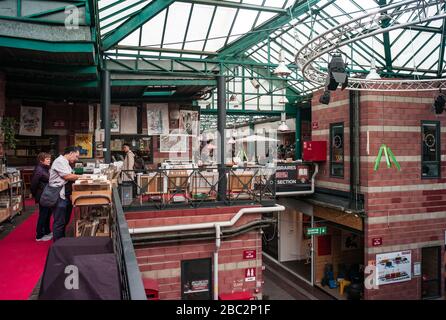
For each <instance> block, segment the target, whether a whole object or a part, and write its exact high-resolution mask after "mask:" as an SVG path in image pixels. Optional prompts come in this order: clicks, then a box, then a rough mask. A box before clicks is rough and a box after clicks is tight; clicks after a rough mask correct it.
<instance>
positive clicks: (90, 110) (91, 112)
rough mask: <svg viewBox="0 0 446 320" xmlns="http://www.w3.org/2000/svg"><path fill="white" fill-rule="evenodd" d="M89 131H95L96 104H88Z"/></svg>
mask: <svg viewBox="0 0 446 320" xmlns="http://www.w3.org/2000/svg"><path fill="white" fill-rule="evenodd" d="M88 132H94V105H89V106H88Z"/></svg>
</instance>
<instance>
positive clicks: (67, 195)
mask: <svg viewBox="0 0 446 320" xmlns="http://www.w3.org/2000/svg"><path fill="white" fill-rule="evenodd" d="M78 159H79V149H78V148H77V147H74V146H71V147H66V148H65V150H64V152H63V155H60V156H59V157H58V158H57V159H56V160H54V162H53V165H52V166H51V169H50V179H49V185H50V186H51V187H60V186H63V187H62V189H61V190H60V194H59V199H58V200H57V203H56V206H55V208H54V211H53V214H54V223H53V239H54V241H57V240H58V239H60V238H63V237H65V228H66V226H67V224H68V222H69V221H70V216H71V211H72V209H73V206H72V204H71V191H72V184H73V182H74V181H76V180H77V179H79V176H78V175H76V174H73V171H72V168H71V165H72V164H74V163H75V162H76V161H77V160H78ZM70 164H71V165H70Z"/></svg>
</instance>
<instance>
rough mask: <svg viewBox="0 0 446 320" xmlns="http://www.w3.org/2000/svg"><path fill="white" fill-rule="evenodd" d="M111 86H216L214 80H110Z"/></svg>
mask: <svg viewBox="0 0 446 320" xmlns="http://www.w3.org/2000/svg"><path fill="white" fill-rule="evenodd" d="M111 83H112V86H172V87H177V86H216V85H217V81H216V80H215V79H212V80H211V79H209V80H203V79H153V80H152V79H150V80H141V79H126V80H112V81H111Z"/></svg>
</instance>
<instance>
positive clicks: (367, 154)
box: [312, 91, 446, 299]
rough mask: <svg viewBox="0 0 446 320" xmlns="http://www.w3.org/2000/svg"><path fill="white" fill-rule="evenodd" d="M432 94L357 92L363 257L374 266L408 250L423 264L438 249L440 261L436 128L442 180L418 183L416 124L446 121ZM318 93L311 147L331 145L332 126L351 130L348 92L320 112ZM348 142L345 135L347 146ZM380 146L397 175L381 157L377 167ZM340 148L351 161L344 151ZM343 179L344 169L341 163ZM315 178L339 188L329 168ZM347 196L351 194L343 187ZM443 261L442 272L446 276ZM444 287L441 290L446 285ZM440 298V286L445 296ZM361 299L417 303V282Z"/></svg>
mask: <svg viewBox="0 0 446 320" xmlns="http://www.w3.org/2000/svg"><path fill="white" fill-rule="evenodd" d="M435 95H436V93H433V92H428V93H418V92H409V93H402V92H390V93H387V92H386V93H379V92H361V93H360V126H361V127H360V128H361V129H360V131H361V132H360V158H361V172H360V175H361V177H360V180H361V192H362V193H363V194H364V197H365V210H366V214H367V218H366V219H365V257H364V261H365V263H367V262H368V261H374V260H375V258H376V254H379V253H385V252H396V251H403V250H411V252H412V262H421V248H423V247H430V246H441V250H442V255H441V256H442V257H443V256H444V243H445V242H444V240H445V239H444V237H445V230H446V171H445V170H446V164H445V163H444V161H443V160H444V159H445V157H446V130H444V129H441V137H440V141H441V154H442V164H441V177H442V178H435V179H422V177H421V141H422V135H421V121H422V120H436V121H440V127H441V128H443V127H444V126H445V124H446V115H445V114H442V115H436V114H435V113H434V112H433V111H432V103H433V101H434V97H435ZM319 96H320V93H319V94H316V95H315V97H314V99H313V115H312V116H313V121H318V123H319V130H316V131H315V130H313V140H316V139H319V138H323V139H324V138H325V139H327V140H328V132H325V131H324V130H326V129H328V128H329V124H330V123H334V122H342V121H344V125H345V126H347V123H348V118H349V114H348V91H345V92H342V91H337V92H336V93H335V95H332V99H331V103H330V104H329V105H328V106H325V105H320V104H319V102H318V100H319ZM347 139H348V136H347V135H346V141H348V140H347ZM381 144H386V145H387V146H389V147H390V148H391V149H392V151H393V153H394V154H395V156H396V158H397V160H398V161H399V163H400V165H401V171H398V170H397V169H396V168H394V167H393V168H390V169H389V168H387V167H386V163H385V161H384V157H383V159H382V162H381V164H380V168H379V170H378V171H374V168H373V167H374V161H375V158H376V156H377V154H378V150H379V148H380V146H381ZM346 147H347V148H346V149H345V156H346V160H347V159H349V155H350V154H349V150H348V146H346ZM345 166H346V167H345V168H346V169H345V170H346V173H347V174H348V169H347V168H348V166H349V162H348V161H346V162H345ZM323 168H324V169H325V170H323V171H322V172H321V174H320V176H319V177H318V180H320V181H321V182H322V185H325V186H329V187H331V188H333V189H342V185H339V183H347V184H348V180H347V181H337V183H332V184H331V185H330V184H327V183H326V182H335V180H334V179H332V178H330V177H329V176H328V175H327V171H328V164H326V165H324V166H323ZM346 190H348V189H347V188H346ZM373 238H382V241H383V244H382V246H377V247H373V246H372V239H373ZM444 263H445V261H444V260H443V261H442V263H441V265H442V268H443V271H444ZM441 282H442V286H444V281H441ZM442 290H443V291H442V292H444V287H443V289H442ZM365 297H366V299H420V298H421V280H420V278H413V279H412V280H411V281H408V282H404V283H399V284H390V285H385V286H381V288H380V289H379V290H366V292H365Z"/></svg>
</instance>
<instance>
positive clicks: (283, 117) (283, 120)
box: [277, 112, 290, 132]
mask: <svg viewBox="0 0 446 320" xmlns="http://www.w3.org/2000/svg"><path fill="white" fill-rule="evenodd" d="M280 117H281V120H280V121H281V123H280V125H279V127H278V128H277V130H279V131H281V132H284V131H288V130H290V128H289V127H288V125H287V124H286V114H285V112H282V114H281V115H280Z"/></svg>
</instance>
